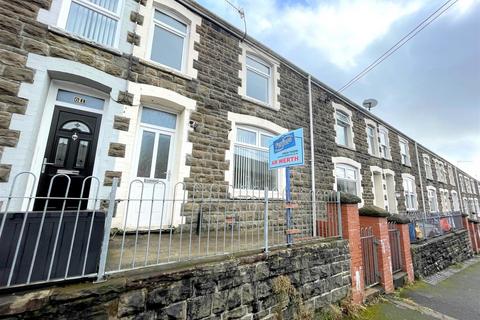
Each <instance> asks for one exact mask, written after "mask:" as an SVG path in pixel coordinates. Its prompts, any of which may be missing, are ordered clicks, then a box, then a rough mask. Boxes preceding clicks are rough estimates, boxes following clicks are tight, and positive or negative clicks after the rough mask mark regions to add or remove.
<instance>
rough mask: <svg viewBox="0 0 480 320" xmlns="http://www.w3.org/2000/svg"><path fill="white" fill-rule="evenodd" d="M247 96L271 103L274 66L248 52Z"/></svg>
mask: <svg viewBox="0 0 480 320" xmlns="http://www.w3.org/2000/svg"><path fill="white" fill-rule="evenodd" d="M246 67H247V92H246V93H247V96H248V97H250V98H253V99H255V100H258V101H260V102H263V103H265V104H270V90H271V89H270V88H271V78H272V75H271V73H272V68H271V66H270V65H269V64H268V63H266V62H265V61H263V60H261V59H259V58H257V57H254V56H251V55H248V54H247V61H246Z"/></svg>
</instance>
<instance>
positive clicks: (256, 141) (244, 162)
mask: <svg viewBox="0 0 480 320" xmlns="http://www.w3.org/2000/svg"><path fill="white" fill-rule="evenodd" d="M272 137H273V134H271V133H269V132H267V131H264V130H261V129H258V128H255V127H248V126H240V127H237V128H236V139H235V144H234V160H233V168H234V169H233V175H234V176H233V186H234V188H235V189H241V190H260V191H264V190H265V188H267V189H268V190H270V191H272V190H277V188H278V184H279V177H278V172H279V170H269V168H268V148H269V146H270V144H271V143H272Z"/></svg>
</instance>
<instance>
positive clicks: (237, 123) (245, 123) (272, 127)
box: [225, 111, 288, 199]
mask: <svg viewBox="0 0 480 320" xmlns="http://www.w3.org/2000/svg"><path fill="white" fill-rule="evenodd" d="M227 119H228V120H229V121H230V122H231V128H232V129H231V130H230V132H229V134H228V139H229V140H230V149H229V150H226V152H225V160H226V161H229V162H230V167H229V170H228V171H225V181H226V182H227V183H228V185H229V186H230V188H229V191H228V192H229V197H231V198H241V197H245V196H247V195H248V196H252V195H254V196H255V197H257V198H264V197H265V191H264V190H240V189H234V188H233V183H234V175H235V171H234V170H235V169H234V157H235V154H234V152H235V144H236V141H237V127H241V128H242V129H243V128H244V127H253V128H256V129H260V130H264V131H266V132H268V133H269V134H270V135H273V136H275V135H281V134H284V133H286V132H288V130H287V129H285V128H283V127H281V126H279V125H277V124H276V123H273V122H271V121H268V120H265V119H262V118H258V117H254V116H250V115H245V114H240V113H234V112H230V111H229V112H228V114H227ZM278 190H279V192H276V191H269V194H268V197H269V198H276V199H283V198H284V197H285V194H284V190H285V169H278Z"/></svg>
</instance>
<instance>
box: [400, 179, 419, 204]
mask: <svg viewBox="0 0 480 320" xmlns="http://www.w3.org/2000/svg"><path fill="white" fill-rule="evenodd" d="M403 190H404V194H405V207H406V208H407V211H414V210H417V191H416V186H415V179H414V178H413V177H403Z"/></svg>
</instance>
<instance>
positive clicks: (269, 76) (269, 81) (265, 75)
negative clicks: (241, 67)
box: [245, 52, 273, 105]
mask: <svg viewBox="0 0 480 320" xmlns="http://www.w3.org/2000/svg"><path fill="white" fill-rule="evenodd" d="M248 59H250V60H253V61H255V62H256V63H258V64H261V65H263V66H265V67H266V68H268V73H265V72H263V71H261V70H259V69H257V68H255V67H253V66H250V65H249V64H248ZM248 72H253V73H256V74H257V75H259V76H261V77H263V78H265V79H266V80H267V87H266V88H265V89H266V90H267V92H266V94H265V96H266V97H267V101H262V100H258V99H256V98H254V97H251V96H249V95H248ZM245 86H246V90H245V95H246V96H247V97H248V98H250V99H253V100H256V101H258V102H260V103H264V104H267V105H271V103H272V101H271V100H272V87H273V86H272V65H271V64H270V63H269V62H268V61H265V60H263V59H261V58H259V57H257V56H256V55H253V54H251V53H248V52H247V56H246V59H245Z"/></svg>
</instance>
